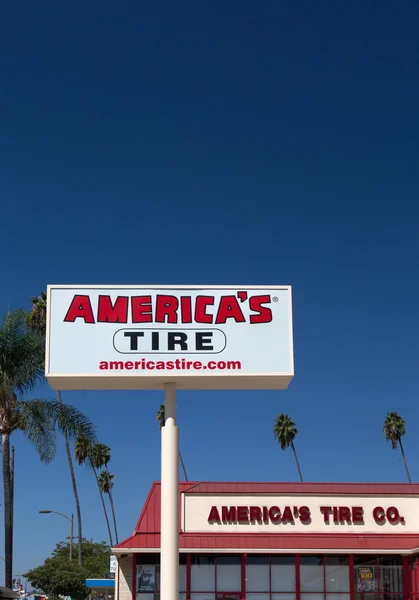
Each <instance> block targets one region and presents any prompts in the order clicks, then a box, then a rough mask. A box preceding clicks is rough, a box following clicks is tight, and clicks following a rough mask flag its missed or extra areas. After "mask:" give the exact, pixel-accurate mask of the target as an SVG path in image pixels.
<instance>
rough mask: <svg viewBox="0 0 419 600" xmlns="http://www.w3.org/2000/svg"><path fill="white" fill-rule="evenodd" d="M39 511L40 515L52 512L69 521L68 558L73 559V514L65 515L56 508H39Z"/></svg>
mask: <svg viewBox="0 0 419 600" xmlns="http://www.w3.org/2000/svg"><path fill="white" fill-rule="evenodd" d="M39 513H40V514H41V515H49V514H51V513H53V514H54V515H60V517H64V519H67V521H69V522H70V560H73V523H74V515H71V518H70V517H67V515H65V514H64V513H60V512H57V511H56V510H40V511H39Z"/></svg>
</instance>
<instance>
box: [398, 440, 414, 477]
mask: <svg viewBox="0 0 419 600" xmlns="http://www.w3.org/2000/svg"><path fill="white" fill-rule="evenodd" d="M399 444H400V450H401V453H402V456H403V462H404V468H405V469H406V474H407V479H408V480H409V483H412V480H411V479H410V473H409V469H408V468H407V461H406V457H405V455H404V450H403V444H402V440H401V439H399Z"/></svg>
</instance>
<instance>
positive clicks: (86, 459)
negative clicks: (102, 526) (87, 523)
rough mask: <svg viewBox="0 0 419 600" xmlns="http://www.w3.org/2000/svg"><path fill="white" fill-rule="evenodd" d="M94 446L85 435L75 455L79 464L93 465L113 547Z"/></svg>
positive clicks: (80, 439)
mask: <svg viewBox="0 0 419 600" xmlns="http://www.w3.org/2000/svg"><path fill="white" fill-rule="evenodd" d="M94 446H95V445H94V444H92V443H91V442H90V441H89V440H87V439H85V438H83V437H79V438H77V439H76V443H75V447H74V451H75V455H76V461H77V462H78V464H79V465H88V466H89V467H91V469H92V470H93V473H94V475H95V479H96V484H97V487H98V490H99V494H100V499H101V501H102V508H103V513H104V515H105V520H106V526H107V528H108V533H109V542H110V545H111V548H112V547H113V541H112V532H111V526H110V524H109V518H108V511H107V510H106V504H105V499H104V497H103V493H102V489H101V487H100V484H99V476H98V473H97V470H96V467H95V462H94ZM96 458H97V457H96Z"/></svg>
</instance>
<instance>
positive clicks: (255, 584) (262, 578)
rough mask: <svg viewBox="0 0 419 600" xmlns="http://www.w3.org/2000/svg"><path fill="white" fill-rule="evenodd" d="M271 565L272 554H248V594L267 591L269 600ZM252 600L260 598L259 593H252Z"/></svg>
mask: <svg viewBox="0 0 419 600" xmlns="http://www.w3.org/2000/svg"><path fill="white" fill-rule="evenodd" d="M269 567H270V556H269V555H268V554H265V555H262V556H248V557H247V560H246V594H247V593H249V592H266V593H268V600H269V590H270V583H269ZM251 600H259V594H258V595H254V594H252V597H251Z"/></svg>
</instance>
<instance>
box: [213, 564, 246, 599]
mask: <svg viewBox="0 0 419 600" xmlns="http://www.w3.org/2000/svg"><path fill="white" fill-rule="evenodd" d="M216 562H217V592H240V590H241V588H242V582H241V557H240V556H226V555H222V556H218V557H217V558H216Z"/></svg>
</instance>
